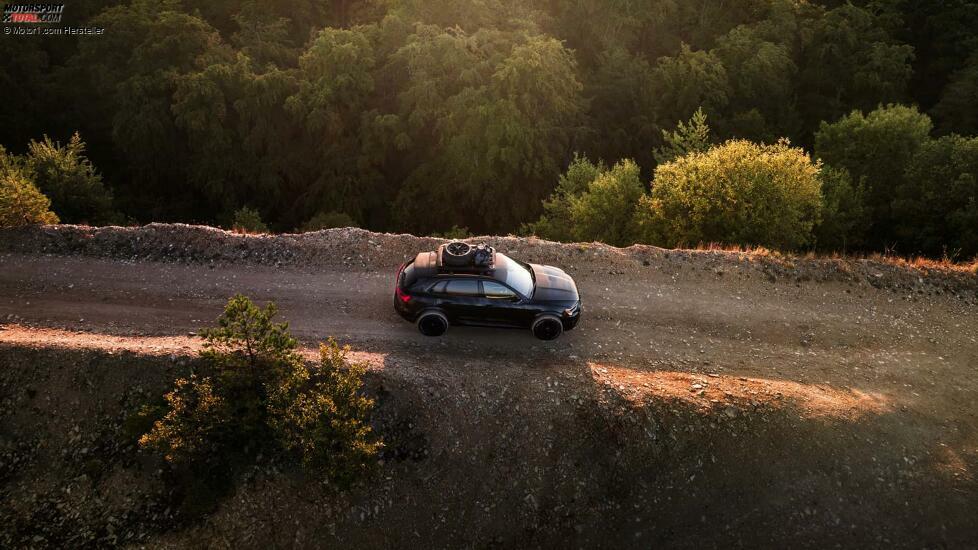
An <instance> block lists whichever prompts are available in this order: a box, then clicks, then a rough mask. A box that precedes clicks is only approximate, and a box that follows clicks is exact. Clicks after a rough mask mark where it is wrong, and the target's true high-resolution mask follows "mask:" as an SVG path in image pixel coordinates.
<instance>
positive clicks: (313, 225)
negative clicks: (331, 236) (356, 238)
mask: <svg viewBox="0 0 978 550" xmlns="http://www.w3.org/2000/svg"><path fill="white" fill-rule="evenodd" d="M334 227H360V225H359V224H357V222H356V220H354V219H353V218H351V217H350V215H349V214H347V213H345V212H335V211H334V212H320V213H318V214H316V215H315V216H313V217H312V218H310V219H309V221H307V222H306V223H304V224H302V231H303V232H306V231H319V230H320V229H332V228H334Z"/></svg>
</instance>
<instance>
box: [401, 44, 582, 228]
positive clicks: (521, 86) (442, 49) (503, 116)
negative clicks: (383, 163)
mask: <svg viewBox="0 0 978 550" xmlns="http://www.w3.org/2000/svg"><path fill="white" fill-rule="evenodd" d="M394 62H395V63H397V65H398V66H399V68H400V70H403V71H405V72H406V73H407V84H406V85H405V86H404V88H403V90H402V91H401V93H400V94H399V96H398V102H399V109H398V110H399V114H398V124H399V125H400V126H401V128H402V134H403V137H402V138H401V139H402V146H403V148H404V154H408V155H415V158H419V159H421V161H420V162H419V164H418V165H417V167H416V168H415V169H414V170H412V171H411V173H410V174H409V175H408V176H407V178H406V180H405V182H404V186H403V187H402V188H401V190H400V192H399V194H398V197H397V200H396V202H395V205H394V206H395V210H396V212H397V218H396V219H397V220H398V221H399V223H400V224H401V227H404V228H407V229H415V230H418V231H422V232H429V231H430V230H432V229H436V228H437V227H438V226H437V225H434V224H436V223H439V222H440V224H442V225H443V226H445V225H468V226H470V227H471V228H472V229H473V230H475V231H478V232H481V231H490V230H492V231H500V230H505V229H506V228H512V227H515V226H516V225H518V224H519V223H520V221H522V220H526V219H529V218H531V217H533V216H534V215H535V214H536V213H537V212H538V211H539V210H538V205H539V204H540V200H542V199H543V198H544V197H546V196H547V194H548V193H549V191H550V190H551V185H552V184H551V183H550V182H551V181H552V180H551V178H552V177H553V175H554V174H557V173H558V172H559V170H560V168H559V166H560V165H561V164H562V163H563V161H564V159H565V158H566V157H567V156H569V151H568V148H569V147H570V146H571V136H572V134H573V133H574V130H575V128H576V127H577V125H578V124H579V121H580V118H579V117H580V113H581V110H582V99H581V84H580V83H579V82H578V80H577V77H576V74H575V66H574V60H573V58H572V57H571V55H570V52H569V51H567V50H566V49H565V48H564V47H563V46H562V45H561V44H560V43H559V42H558V41H556V40H554V39H552V38H547V37H544V36H539V35H529V34H526V33H523V32H519V33H515V34H514V33H505V32H501V31H490V30H480V31H478V32H477V33H474V34H472V35H469V34H466V33H464V32H461V31H458V30H456V31H446V30H443V29H439V28H435V27H430V26H419V27H418V30H417V33H416V34H414V35H412V36H411V37H410V38H409V39H408V43H407V44H406V45H405V46H403V47H402V48H400V49H399V50H398V51H397V52H396V53H395V55H394ZM432 208H435V209H438V210H440V211H441V212H443V214H444V215H442V216H438V217H432V216H429V215H425V213H427V212H430V211H431V209H432Z"/></svg>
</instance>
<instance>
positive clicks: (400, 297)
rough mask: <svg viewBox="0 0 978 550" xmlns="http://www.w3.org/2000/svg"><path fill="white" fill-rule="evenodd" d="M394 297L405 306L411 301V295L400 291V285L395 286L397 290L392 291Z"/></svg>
mask: <svg viewBox="0 0 978 550" xmlns="http://www.w3.org/2000/svg"><path fill="white" fill-rule="evenodd" d="M394 296H397V299H398V300H400V301H402V302H404V303H405V304H406V303H408V302H410V301H411V295H410V294H407V293H406V292H404V291H403V290H401V285H397V288H395V289H394Z"/></svg>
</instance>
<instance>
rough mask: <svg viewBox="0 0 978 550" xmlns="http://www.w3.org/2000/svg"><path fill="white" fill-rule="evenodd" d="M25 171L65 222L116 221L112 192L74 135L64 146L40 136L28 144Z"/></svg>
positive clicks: (78, 138)
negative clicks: (39, 139) (37, 139)
mask: <svg viewBox="0 0 978 550" xmlns="http://www.w3.org/2000/svg"><path fill="white" fill-rule="evenodd" d="M25 164H26V170H27V174H28V176H29V177H30V178H31V180H32V181H33V183H34V184H35V185H37V187H38V189H40V190H41V192H42V193H44V194H45V195H46V196H47V197H48V198H50V199H51V208H52V209H53V210H54V211H55V212H56V213H57V214H58V217H59V218H60V219H61V221H62V222H65V223H88V224H92V225H106V224H109V223H113V222H116V221H118V218H119V216H118V214H117V213H116V212H115V210H114V208H113V205H112V192H111V191H110V190H109V189H107V188H106V187H105V185H104V184H103V183H102V176H100V175H99V174H98V172H96V171H95V167H94V166H93V165H92V163H91V162H90V161H89V160H88V157H86V156H85V143H84V142H83V141H82V140H81V136H80V135H78V133H75V134H74V135H72V136H71V139H70V140H69V141H68V143H67V144H66V145H64V146H62V145H61V143H60V142H54V141H52V140H51V139H50V138H49V137H47V136H44V139H43V140H41V141H31V143H30V147H29V152H28V154H27V159H26V163H25Z"/></svg>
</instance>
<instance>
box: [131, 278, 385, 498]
mask: <svg viewBox="0 0 978 550" xmlns="http://www.w3.org/2000/svg"><path fill="white" fill-rule="evenodd" d="M275 314H276V308H275V305H274V304H271V303H270V304H268V305H266V306H265V307H264V308H259V307H258V306H256V305H255V304H254V303H252V302H251V301H250V300H249V299H248V298H246V297H244V296H240V295H239V296H235V297H233V298H231V300H230V301H229V302H228V304H227V306H226V307H225V309H224V313H223V314H222V315H221V317H220V319H218V326H217V327H215V328H213V329H209V330H206V331H204V332H203V333H202V334H203V337H204V339H205V340H206V343H205V349H204V351H202V352H201V360H202V365H203V368H201V369H199V370H198V371H197V372H194V373H193V374H191V375H189V376H187V377H185V378H179V379H177V380H176V382H175V383H174V386H173V388H172V389H171V390H170V391H169V392H167V393H166V394H165V395H164V396H163V398H162V400H161V401H160V402H158V403H155V404H152V405H147V406H145V407H143V408H142V409H141V410H140V412H139V413H138V414H137V415H135V416H134V417H132V418H131V419H130V421H129V422H128V424H129V426H130V432H131V435H133V436H138V441H139V446H140V447H141V448H142V449H143V450H144V451H146V452H148V453H150V454H152V455H155V456H157V457H158V458H159V459H161V460H162V461H163V463H164V464H165V466H166V468H167V474H168V476H170V478H171V480H172V481H173V482H174V484H175V486H176V487H177V491H178V493H179V495H178V500H180V502H181V504H182V506H183V507H184V509H185V511H188V512H191V513H193V512H203V511H207V510H208V509H209V508H211V507H213V506H214V505H215V504H216V503H217V502H218V500H219V498H220V497H221V496H222V495H224V494H226V493H227V492H228V491H229V490H230V489H232V488H233V487H234V484H235V482H236V481H237V480H238V479H239V478H241V477H242V476H243V475H245V474H246V473H247V472H248V470H249V469H250V468H253V467H256V466H258V465H260V466H263V467H272V468H283V469H287V468H290V467H297V468H300V469H301V470H303V471H304V472H306V474H307V475H309V476H311V477H314V478H321V479H323V480H327V481H329V482H331V483H334V484H336V485H337V486H339V487H348V486H350V485H351V484H353V483H355V482H357V481H358V480H360V479H363V478H364V476H366V475H368V474H369V473H370V472H371V471H372V470H373V469H374V468H375V467H376V465H377V459H378V451H379V449H380V448H381V446H382V443H381V442H380V441H379V439H378V438H377V437H376V436H375V435H374V434H373V432H372V430H371V427H370V425H369V416H370V413H371V410H372V408H373V401H372V400H371V399H369V398H367V397H365V396H363V395H362V393H361V386H362V377H363V373H364V372H365V365H364V364H362V363H359V362H356V361H351V360H349V359H348V357H347V352H348V348H343V347H340V345H339V344H337V343H336V341H335V340H332V339H330V340H328V341H327V342H325V343H323V344H321V345H320V350H319V352H320V358H319V363H318V365H316V366H313V367H311V366H309V365H307V364H306V362H305V361H304V360H303V359H302V357H300V355H299V353H298V343H297V342H296V340H295V339H294V338H293V337H292V336H291V335H290V334H289V332H288V325H287V324H284V323H275V322H274V317H275Z"/></svg>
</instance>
